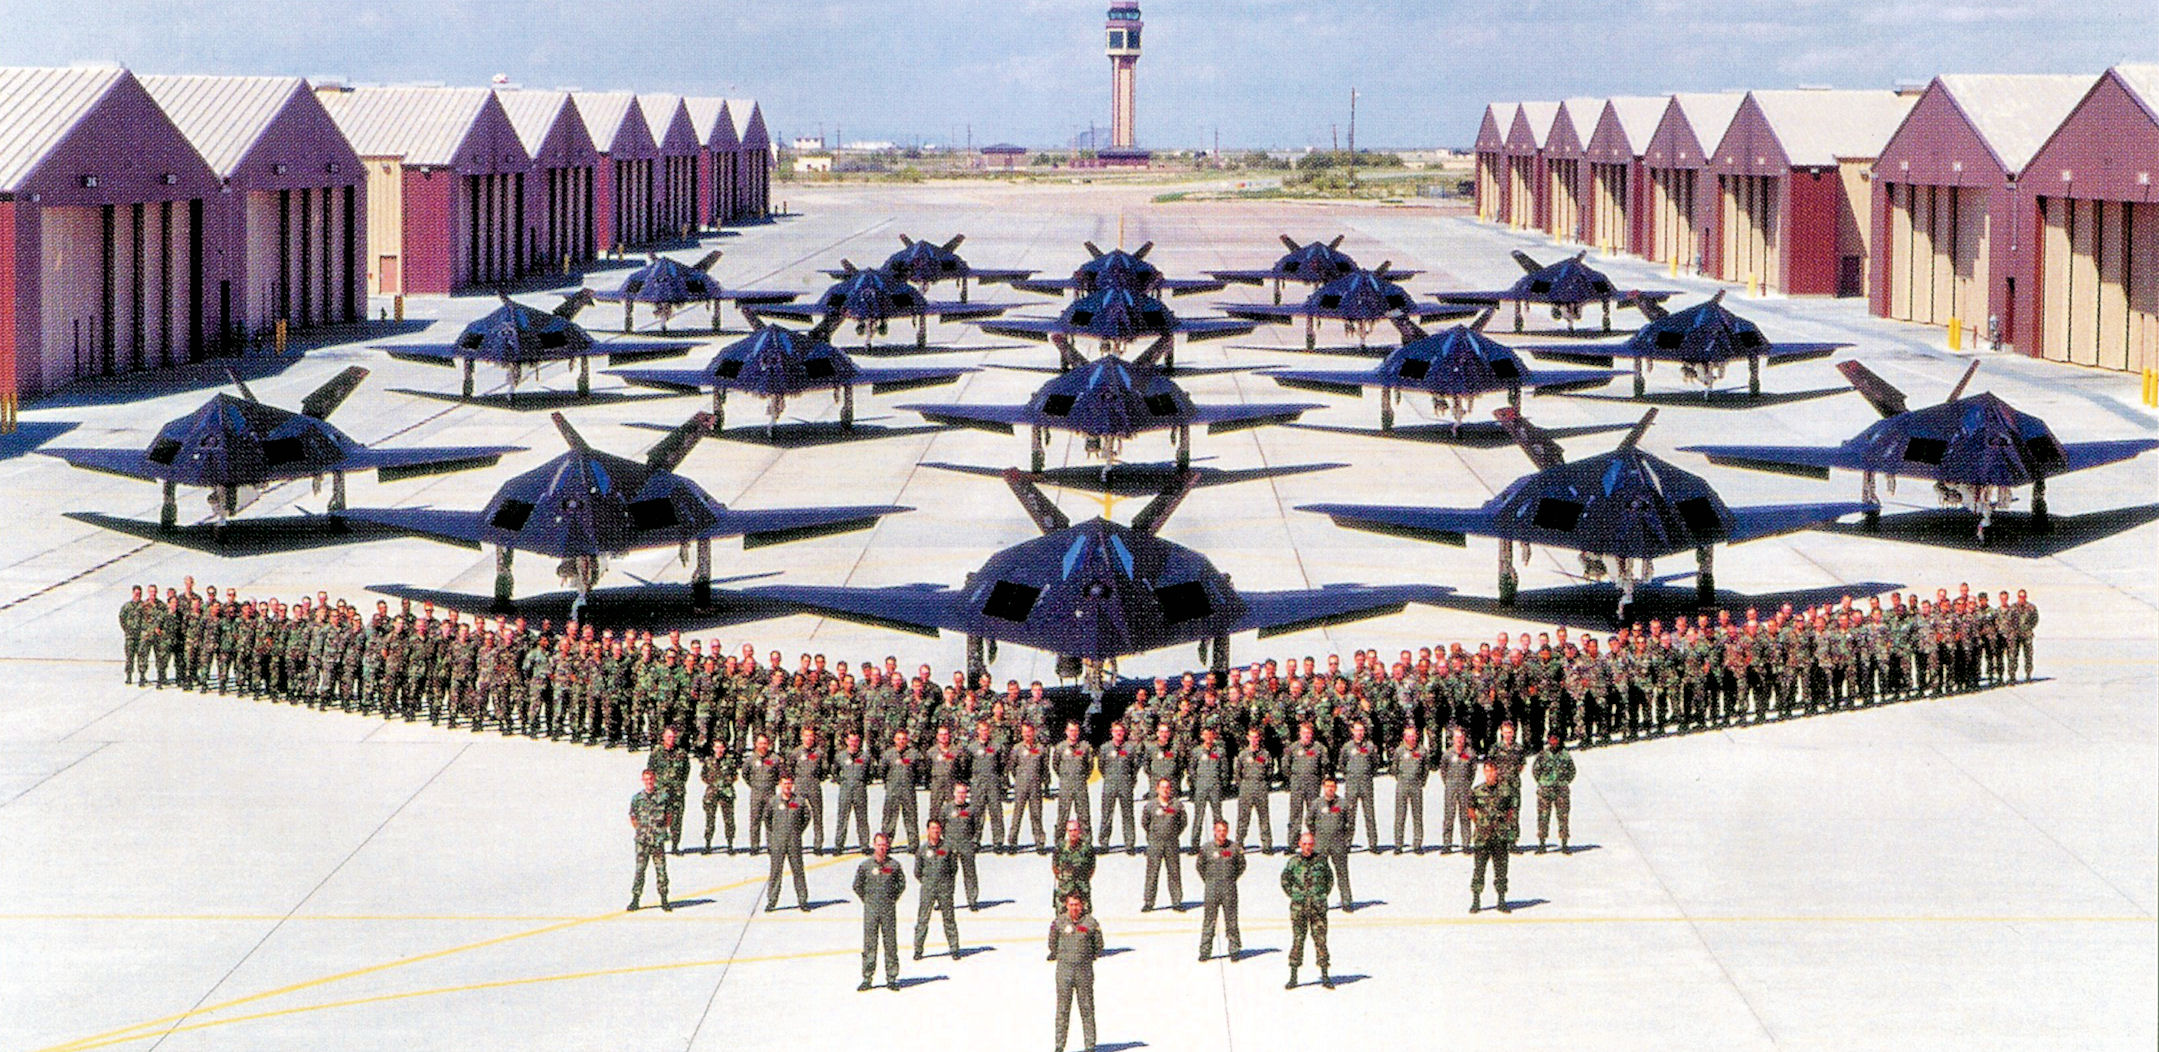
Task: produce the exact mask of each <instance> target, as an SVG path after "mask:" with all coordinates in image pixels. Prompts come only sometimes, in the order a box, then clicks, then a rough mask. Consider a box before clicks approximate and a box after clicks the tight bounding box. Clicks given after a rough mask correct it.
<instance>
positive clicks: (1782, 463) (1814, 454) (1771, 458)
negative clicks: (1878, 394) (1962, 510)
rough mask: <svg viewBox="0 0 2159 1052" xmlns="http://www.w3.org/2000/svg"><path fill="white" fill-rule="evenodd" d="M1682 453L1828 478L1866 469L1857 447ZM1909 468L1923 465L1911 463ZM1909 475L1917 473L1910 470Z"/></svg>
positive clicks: (1863, 454) (1721, 448) (1723, 462)
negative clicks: (1835, 470)
mask: <svg viewBox="0 0 2159 1052" xmlns="http://www.w3.org/2000/svg"><path fill="white" fill-rule="evenodd" d="M1679 451H1680V452H1682V453H1700V454H1701V455H1702V456H1704V457H1707V458H1709V462H1710V463H1712V464H1717V465H1720V466H1722V467H1728V468H1747V469H1749V470H1752V471H1768V472H1774V473H1776V474H1779V475H1799V476H1803V477H1805V478H1816V479H1825V478H1828V477H1829V472H1830V469H1832V468H1840V469H1843V470H1845V471H1865V470H1867V468H1868V467H1869V466H1870V465H1869V464H1868V463H1867V458H1866V451H1865V450H1864V449H1862V448H1860V447H1856V446H1681V447H1679ZM1907 467H1908V468H1924V465H1920V464H1912V465H1908V466H1907ZM1907 473H1909V474H1918V472H1916V471H1908V472H1907Z"/></svg>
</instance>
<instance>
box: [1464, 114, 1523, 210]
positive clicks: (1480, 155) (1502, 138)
mask: <svg viewBox="0 0 2159 1052" xmlns="http://www.w3.org/2000/svg"><path fill="white" fill-rule="evenodd" d="M1521 108H1522V106H1521V104H1520V103H1515V102H1495V103H1491V104H1490V105H1487V106H1486V107H1485V108H1484V120H1483V121H1482V122H1480V123H1479V124H1478V125H1477V145H1476V151H1475V152H1476V155H1477V175H1476V193H1477V218H1479V219H1482V220H1484V221H1485V222H1488V223H1501V222H1505V221H1506V219H1507V190H1508V189H1509V186H1510V183H1509V180H1508V173H1507V129H1509V128H1512V127H1514V115H1515V114H1516V113H1517V112H1519V111H1520V110H1521Z"/></svg>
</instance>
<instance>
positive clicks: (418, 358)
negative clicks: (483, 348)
mask: <svg viewBox="0 0 2159 1052" xmlns="http://www.w3.org/2000/svg"><path fill="white" fill-rule="evenodd" d="M368 349H369V350H374V351H381V352H383V353H384V354H387V355H389V356H390V357H392V358H395V359H397V360H398V361H401V362H418V363H420V364H421V365H455V364H457V360H458V359H459V358H462V357H464V356H466V355H468V354H471V353H472V352H471V351H469V350H467V349H465V348H463V347H459V346H458V345H456V344H454V343H386V344H379V345H377V346H374V347H370V348H368Z"/></svg>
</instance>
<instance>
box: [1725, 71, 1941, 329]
mask: <svg viewBox="0 0 2159 1052" xmlns="http://www.w3.org/2000/svg"><path fill="white" fill-rule="evenodd" d="M1914 101H1916V100H1915V99H1914V98H1913V97H1912V96H1909V95H1900V94H1898V93H1896V92H1894V91H1889V90H1886V89H1884V90H1879V91H1829V90H1824V89H1801V90H1798V91H1750V92H1748V93H1747V97H1746V99H1745V101H1743V102H1741V103H1740V105H1739V109H1738V111H1737V112H1736V113H1734V114H1733V115H1732V125H1731V127H1730V128H1728V129H1726V130H1725V133H1724V137H1723V138H1722V139H1721V140H1719V141H1718V143H1717V147H1716V149H1715V150H1714V151H1712V153H1711V158H1710V163H1709V169H1708V170H1709V171H1711V172H1713V173H1715V174H1716V177H1717V198H1718V237H1719V242H1718V251H1717V252H1716V265H1715V267H1714V269H1713V271H1712V272H1713V273H1715V274H1716V276H1717V277H1719V278H1721V279H1723V280H1725V281H1730V282H1752V283H1755V284H1756V285H1758V287H1760V288H1763V289H1774V290H1776V291H1779V292H1784V293H1789V294H1793V295H1815V296H1863V295H1865V294H1866V290H1867V274H1866V266H1867V251H1868V249H1867V244H1868V241H1869V240H1870V235H1871V233H1872V231H1871V230H1870V229H1869V226H1868V224H1867V222H1866V221H1865V219H1863V218H1862V217H1864V216H1867V215H1869V214H1870V211H1871V208H1870V205H1869V197H1868V192H1869V191H1868V186H1867V180H1868V179H1869V178H1871V175H1870V173H1871V172H1872V171H1873V168H1874V159H1875V158H1877V157H1879V156H1881V152H1882V147H1884V146H1886V145H1888V143H1889V137H1890V136H1891V135H1894V134H1895V133H1896V130H1897V126H1898V125H1900V124H1902V123H1903V122H1904V115H1905V114H1906V113H1909V112H1910V111H1911V108H1912V103H1913V102H1914Z"/></svg>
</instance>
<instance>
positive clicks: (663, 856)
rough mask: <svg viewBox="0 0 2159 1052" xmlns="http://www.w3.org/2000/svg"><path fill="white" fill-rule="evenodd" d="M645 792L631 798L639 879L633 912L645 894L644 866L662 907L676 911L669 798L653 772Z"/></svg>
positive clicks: (632, 893) (632, 887)
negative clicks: (671, 891)
mask: <svg viewBox="0 0 2159 1052" xmlns="http://www.w3.org/2000/svg"><path fill="white" fill-rule="evenodd" d="M644 777H645V791H644V792H641V793H638V794H637V795H636V796H633V797H631V798H630V828H631V829H633V830H635V831H636V833H637V879H636V880H635V881H634V882H632V883H631V884H630V909H631V910H632V911H635V910H636V909H637V904H638V901H639V900H640V899H642V898H643V897H644V894H645V866H646V865H647V864H648V863H649V864H650V865H651V866H652V877H653V881H654V883H655V884H656V885H657V886H658V887H659V891H660V908H661V909H663V910H673V909H674V908H675V904H674V903H672V902H670V901H668V898H667V830H668V827H669V826H670V825H671V824H672V823H673V822H674V816H672V815H671V814H669V813H668V805H667V795H666V794H665V793H663V792H661V790H660V788H659V785H658V784H657V781H656V779H655V777H654V775H653V773H652V772H651V771H649V770H648V771H646V772H645V775H644Z"/></svg>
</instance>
